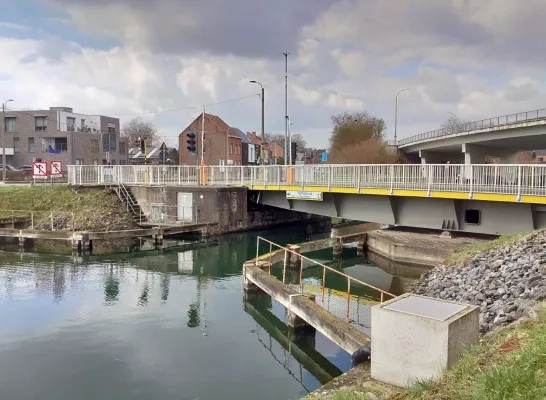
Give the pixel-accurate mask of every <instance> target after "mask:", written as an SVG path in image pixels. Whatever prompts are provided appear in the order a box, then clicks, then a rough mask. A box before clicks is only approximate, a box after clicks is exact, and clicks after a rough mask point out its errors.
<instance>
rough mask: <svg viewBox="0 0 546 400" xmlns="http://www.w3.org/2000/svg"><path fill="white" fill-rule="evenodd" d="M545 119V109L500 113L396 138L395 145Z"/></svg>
mask: <svg viewBox="0 0 546 400" xmlns="http://www.w3.org/2000/svg"><path fill="white" fill-rule="evenodd" d="M545 119H546V109H540V110H533V111H525V112H521V113H516V114H508V115H502V116H500V117H493V118H486V119H482V120H480V121H472V122H465V123H462V124H459V125H457V126H453V127H449V128H440V129H435V130H433V131H429V132H425V133H420V134H418V135H413V136H410V137H408V138H405V139H401V140H398V143H396V145H397V146H398V147H399V146H404V145H407V144H411V143H415V142H420V141H421V140H428V139H435V138H439V137H442V136H448V135H454V134H457V133H462V132H470V131H474V130H478V129H487V128H494V127H498V126H504V125H511V124H519V123H522V122H532V121H539V120H545Z"/></svg>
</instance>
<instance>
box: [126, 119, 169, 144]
mask: <svg viewBox="0 0 546 400" xmlns="http://www.w3.org/2000/svg"><path fill="white" fill-rule="evenodd" d="M121 136H125V137H127V138H128V140H129V147H133V146H134V145H135V143H136V142H137V140H138V138H141V139H142V138H146V139H147V140H148V143H149V144H151V145H152V146H158V145H160V144H161V143H160V142H161V138H160V136H159V135H158V134H157V128H156V127H155V125H154V124H153V123H151V122H150V121H143V120H142V118H140V117H137V118H133V119H132V120H130V121H129V122H126V123H125V124H124V125H123V128H121Z"/></svg>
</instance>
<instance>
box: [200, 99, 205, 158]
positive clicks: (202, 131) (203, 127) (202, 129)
mask: <svg viewBox="0 0 546 400" xmlns="http://www.w3.org/2000/svg"><path fill="white" fill-rule="evenodd" d="M201 165H205V107H203V118H202V119H201Z"/></svg>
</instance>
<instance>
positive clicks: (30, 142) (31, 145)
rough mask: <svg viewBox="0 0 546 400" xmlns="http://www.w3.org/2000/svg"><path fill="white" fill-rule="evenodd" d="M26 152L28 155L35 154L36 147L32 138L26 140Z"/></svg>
mask: <svg viewBox="0 0 546 400" xmlns="http://www.w3.org/2000/svg"><path fill="white" fill-rule="evenodd" d="M28 152H29V153H36V145H35V144H34V138H33V137H29V138H28Z"/></svg>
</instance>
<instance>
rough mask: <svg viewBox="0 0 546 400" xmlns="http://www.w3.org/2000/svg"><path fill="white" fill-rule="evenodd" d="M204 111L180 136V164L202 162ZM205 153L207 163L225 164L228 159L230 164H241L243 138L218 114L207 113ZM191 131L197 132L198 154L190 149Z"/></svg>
mask: <svg viewBox="0 0 546 400" xmlns="http://www.w3.org/2000/svg"><path fill="white" fill-rule="evenodd" d="M202 121H203V113H201V114H199V116H198V117H197V118H195V120H193V122H192V123H191V124H189V125H188V126H187V127H186V128H185V129H184V130H183V131H182V132H181V133H180V135H179V136H178V143H179V150H178V152H179V155H180V165H198V164H200V162H201V144H202V143H201V127H202ZM204 130H205V154H204V157H203V160H204V163H205V164H206V165H223V164H224V163H225V160H226V159H227V160H228V162H227V164H228V165H241V161H242V153H243V149H242V139H241V136H239V135H238V134H236V133H234V132H232V128H230V127H229V125H228V124H226V122H225V121H224V120H223V119H222V118H220V117H218V116H217V115H213V114H208V113H205V129H204ZM189 132H194V133H195V134H196V140H197V149H198V152H197V154H191V153H190V151H189V150H188V143H187V140H188V137H187V134H188V133H189Z"/></svg>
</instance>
